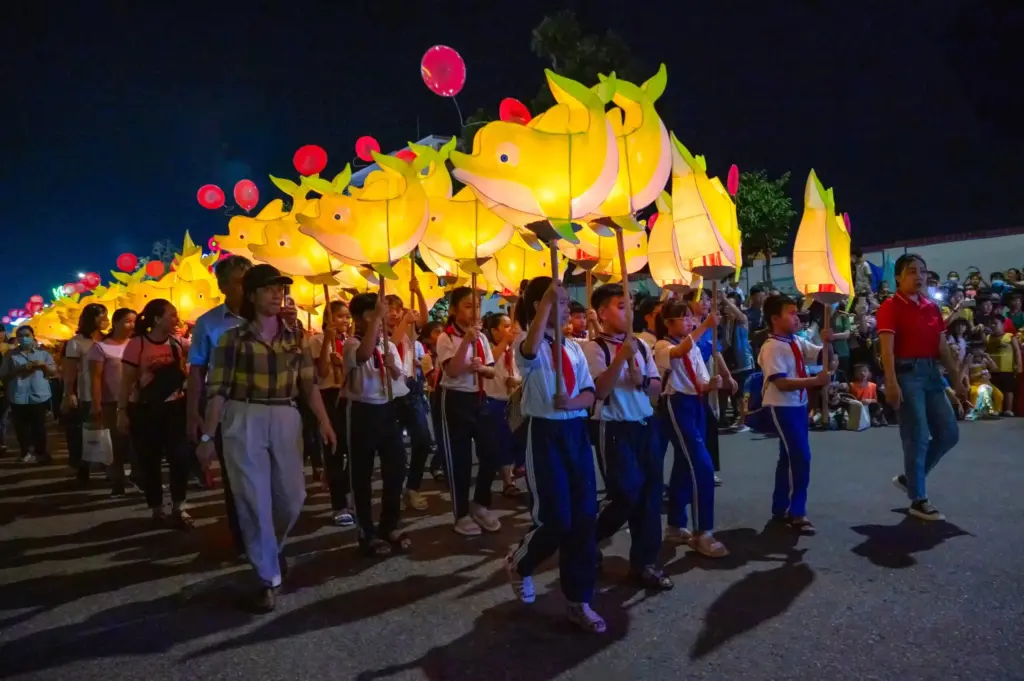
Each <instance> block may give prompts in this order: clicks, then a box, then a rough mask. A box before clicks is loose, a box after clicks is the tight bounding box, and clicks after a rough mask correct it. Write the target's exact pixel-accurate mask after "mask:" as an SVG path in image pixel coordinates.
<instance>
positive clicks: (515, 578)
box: [505, 556, 537, 605]
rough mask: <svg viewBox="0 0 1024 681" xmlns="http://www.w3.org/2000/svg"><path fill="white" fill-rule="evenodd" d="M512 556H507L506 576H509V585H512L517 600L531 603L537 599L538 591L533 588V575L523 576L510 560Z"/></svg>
mask: <svg viewBox="0 0 1024 681" xmlns="http://www.w3.org/2000/svg"><path fill="white" fill-rule="evenodd" d="M510 559H511V556H509V557H508V558H505V576H506V577H508V585H509V586H511V587H512V593H513V594H515V596H516V600H518V601H519V602H521V603H526V604H527V605H529V604H530V603H533V602H534V601H535V600H537V591H536V590H535V589H534V588H533V577H523V576H522V575H520V574H519V572H517V571H516V569H515V567H514V566H513V565H512V561H511V560H510Z"/></svg>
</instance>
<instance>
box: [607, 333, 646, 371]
mask: <svg viewBox="0 0 1024 681" xmlns="http://www.w3.org/2000/svg"><path fill="white" fill-rule="evenodd" d="M598 338H599V339H600V340H603V341H604V342H605V343H608V344H609V345H614V346H615V352H618V351H619V348H621V347H622V344H623V343H624V342H625V341H626V335H625V334H622V335H621V336H613V335H611V334H607V333H601V334H600V335H599V336H598ZM612 359H614V357H613V358H612ZM626 364H627V365H629V364H632V365H633V366H635V367H637V368H638V369H639V368H640V364H639V363H638V362H637V361H636V355H634V356H632V357H630V358H629V361H627V362H626ZM627 370H628V369H627Z"/></svg>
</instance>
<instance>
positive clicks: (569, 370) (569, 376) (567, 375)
mask: <svg viewBox="0 0 1024 681" xmlns="http://www.w3.org/2000/svg"><path fill="white" fill-rule="evenodd" d="M544 338H545V339H546V340H547V341H548V342H549V343H551V368H552V369H554V368H555V339H554V338H552V337H551V336H544ZM562 380H563V381H564V382H565V394H566V395H567V396H568V397H572V393H573V391H574V390H576V370H575V369H574V368H573V365H572V359H571V358H570V357H569V351H568V350H566V349H565V339H564V338H563V339H562ZM555 392H558V388H557V386H556V388H555Z"/></svg>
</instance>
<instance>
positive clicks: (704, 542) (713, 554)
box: [687, 532, 729, 558]
mask: <svg viewBox="0 0 1024 681" xmlns="http://www.w3.org/2000/svg"><path fill="white" fill-rule="evenodd" d="M687 543H688V544H689V546H690V548H691V549H693V550H694V551H696V552H697V553H699V554H701V555H702V556H707V557H708V558H724V557H726V556H728V555H729V549H727V548H725V545H724V544H723V543H722V542H720V541H718V540H717V539H715V537H714V535H712V534H711V533H710V532H704V533H702V534H697V535H694V536H693V537H691V538H690V541H689V542H687Z"/></svg>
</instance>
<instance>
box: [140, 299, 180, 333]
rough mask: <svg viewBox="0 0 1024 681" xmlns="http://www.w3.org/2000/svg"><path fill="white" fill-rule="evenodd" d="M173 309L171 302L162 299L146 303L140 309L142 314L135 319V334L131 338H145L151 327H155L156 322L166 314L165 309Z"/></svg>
mask: <svg viewBox="0 0 1024 681" xmlns="http://www.w3.org/2000/svg"><path fill="white" fill-rule="evenodd" d="M169 307H173V306H172V305H171V301H169V300H166V299H164V298H154V299H153V300H151V301H149V302H148V303H146V307H144V308H142V312H140V313H139V316H138V317H136V319H135V332H134V333H133V334H132V335H133V336H145V335H147V334H148V333H149V332H150V331H152V330H153V327H154V326H155V325H156V320H157V319H158V318H160V317H163V316H164V314H166V312H167V308H169Z"/></svg>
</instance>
